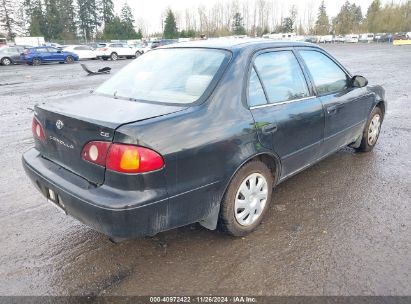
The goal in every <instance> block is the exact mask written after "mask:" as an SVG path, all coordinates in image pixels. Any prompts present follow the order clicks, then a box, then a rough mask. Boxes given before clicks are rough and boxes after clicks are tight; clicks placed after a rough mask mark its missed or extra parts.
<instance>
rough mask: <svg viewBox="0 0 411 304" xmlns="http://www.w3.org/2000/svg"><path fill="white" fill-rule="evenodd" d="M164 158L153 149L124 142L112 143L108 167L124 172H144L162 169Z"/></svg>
mask: <svg viewBox="0 0 411 304" xmlns="http://www.w3.org/2000/svg"><path fill="white" fill-rule="evenodd" d="M163 166H164V161H163V158H162V157H161V156H160V155H159V154H158V153H157V152H154V151H153V150H150V149H147V148H143V147H138V146H132V145H124V144H112V145H111V147H110V150H109V152H108V155H107V161H106V168H107V169H109V170H113V171H118V172H124V173H143V172H150V171H155V170H158V169H161V168H162V167H163Z"/></svg>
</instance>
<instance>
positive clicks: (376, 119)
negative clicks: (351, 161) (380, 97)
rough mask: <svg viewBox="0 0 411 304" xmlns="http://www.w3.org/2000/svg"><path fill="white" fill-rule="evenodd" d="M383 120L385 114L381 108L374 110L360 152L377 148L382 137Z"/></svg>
mask: <svg viewBox="0 0 411 304" xmlns="http://www.w3.org/2000/svg"><path fill="white" fill-rule="evenodd" d="M382 120H383V114H382V111H381V109H380V108H379V107H376V108H374V110H373V111H372V112H371V114H370V117H369V118H368V121H367V123H366V124H365V127H364V131H363V134H362V140H361V145H360V146H359V147H358V148H357V150H358V151H361V152H368V151H371V150H372V149H373V148H374V147H375V145H376V143H377V140H378V137H379V135H380V131H381V123H382Z"/></svg>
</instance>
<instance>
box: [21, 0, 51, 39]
mask: <svg viewBox="0 0 411 304" xmlns="http://www.w3.org/2000/svg"><path fill="white" fill-rule="evenodd" d="M23 6H24V13H25V22H26V27H27V32H28V35H29V36H32V37H39V36H44V32H45V31H46V29H47V28H46V22H45V20H44V14H43V8H42V4H41V1H40V0H24V1H23Z"/></svg>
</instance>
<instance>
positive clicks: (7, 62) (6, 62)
mask: <svg viewBox="0 0 411 304" xmlns="http://www.w3.org/2000/svg"><path fill="white" fill-rule="evenodd" d="M10 63H11V61H10V59H8V58H5V59H3V64H4V65H10Z"/></svg>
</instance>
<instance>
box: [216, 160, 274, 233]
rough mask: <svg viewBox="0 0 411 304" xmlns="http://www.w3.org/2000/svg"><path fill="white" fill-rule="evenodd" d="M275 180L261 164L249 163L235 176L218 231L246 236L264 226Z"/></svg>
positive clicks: (229, 189)
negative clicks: (262, 221)
mask: <svg viewBox="0 0 411 304" xmlns="http://www.w3.org/2000/svg"><path fill="white" fill-rule="evenodd" d="M273 183H274V178H273V175H272V173H271V171H270V169H269V168H268V167H267V166H266V165H265V164H264V163H263V162H261V161H250V162H249V163H247V164H245V165H244V166H243V167H242V168H241V169H240V170H238V172H237V173H236V174H235V176H234V178H233V179H232V181H231V183H230V185H229V186H228V189H227V192H226V194H225V195H224V198H223V201H222V203H221V209H220V215H219V227H220V229H221V230H222V231H224V232H227V233H228V234H231V235H234V236H243V235H246V234H248V233H250V232H252V231H253V230H255V229H256V228H257V227H258V225H259V224H260V223H261V220H262V218H263V216H264V214H265V213H266V211H267V209H268V206H269V204H270V201H271V195H272V189H273Z"/></svg>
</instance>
